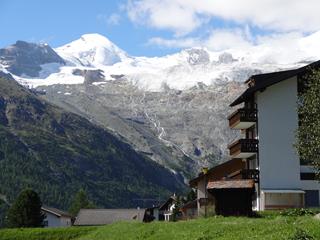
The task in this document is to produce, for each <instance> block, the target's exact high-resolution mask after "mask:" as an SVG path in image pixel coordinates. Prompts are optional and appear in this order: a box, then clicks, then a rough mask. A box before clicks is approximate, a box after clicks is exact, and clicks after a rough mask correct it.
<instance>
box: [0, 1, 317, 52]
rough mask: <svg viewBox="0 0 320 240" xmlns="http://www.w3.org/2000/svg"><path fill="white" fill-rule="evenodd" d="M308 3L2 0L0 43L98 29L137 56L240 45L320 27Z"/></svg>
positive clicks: (65, 37)
mask: <svg viewBox="0 0 320 240" xmlns="http://www.w3.org/2000/svg"><path fill="white" fill-rule="evenodd" d="M309 1H310V2H309V4H308V5H307V4H304V3H303V1H300V0H282V1H280V2H281V4H280V3H279V4H278V3H277V1H268V0H261V1H256V0H245V1H241V0H239V1H233V0H224V1H221V0H161V1H159V0H118V1H113V0H110V1H104V0H90V1H87V0H46V1H41V0H1V1H0V10H1V14H0V22H1V26H2V27H1V30H0V47H1V48H2V47H5V46H7V45H10V44H12V43H14V42H15V41H16V40H25V41H29V42H46V43H48V44H50V45H51V46H52V47H58V46H61V45H63V44H66V43H68V42H70V41H72V40H76V39H78V38H79V37H80V36H81V35H82V34H86V33H100V34H102V35H104V36H106V37H108V38H109V39H110V40H111V41H113V42H114V43H115V44H116V45H118V46H119V47H120V48H122V49H123V50H125V51H127V52H128V53H129V54H131V55H136V56H141V55H145V56H161V55H165V54H168V53H173V52H176V51H178V50H179V49H182V48H188V47H192V46H198V45H200V46H205V47H208V48H211V49H213V50H221V49H223V48H230V47H245V46H249V45H254V44H259V43H261V41H265V39H270V38H277V37H279V36H280V37H279V38H281V37H283V36H289V37H290V36H293V35H295V36H297V35H298V36H305V35H308V34H311V33H313V32H316V31H318V30H319V29H318V26H320V17H319V14H318V9H320V6H319V3H318V1H316V0H309ZM278 2H279V1H278ZM301 4H303V5H301ZM305 5H307V6H305Z"/></svg>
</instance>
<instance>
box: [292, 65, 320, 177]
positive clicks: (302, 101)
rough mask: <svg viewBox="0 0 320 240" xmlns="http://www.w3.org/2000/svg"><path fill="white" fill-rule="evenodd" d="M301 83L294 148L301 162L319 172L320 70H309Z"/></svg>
mask: <svg viewBox="0 0 320 240" xmlns="http://www.w3.org/2000/svg"><path fill="white" fill-rule="evenodd" d="M302 80H303V81H301V83H300V84H301V88H302V91H301V93H299V100H298V113H299V128H298V132H297V144H296V148H297V150H298V153H299V155H300V158H301V159H302V162H305V163H306V162H309V163H310V162H312V163H313V165H314V167H315V169H316V170H317V172H318V177H319V170H320V70H314V69H313V70H311V71H310V73H309V74H307V75H306V76H305V77H303V79H302Z"/></svg>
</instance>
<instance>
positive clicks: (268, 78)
mask: <svg viewBox="0 0 320 240" xmlns="http://www.w3.org/2000/svg"><path fill="white" fill-rule="evenodd" d="M318 67H320V61H316V62H313V63H311V64H308V65H306V66H303V67H301V68H297V69H292V70H286V71H279V72H272V73H264V74H257V75H252V76H251V77H250V78H249V79H248V80H247V81H246V82H245V83H247V84H248V85H249V88H248V89H246V90H245V91H244V92H243V93H242V94H241V95H240V96H239V97H238V98H237V99H236V100H234V101H233V102H232V103H231V104H230V107H233V106H236V105H238V104H240V103H243V102H245V101H246V100H247V99H248V98H250V97H251V96H252V95H253V94H254V93H255V92H256V91H259V90H263V89H265V88H266V87H269V86H271V85H273V84H276V83H278V82H281V81H283V80H286V79H289V78H291V77H294V76H297V75H299V74H302V73H305V72H307V71H308V70H309V69H312V68H318Z"/></svg>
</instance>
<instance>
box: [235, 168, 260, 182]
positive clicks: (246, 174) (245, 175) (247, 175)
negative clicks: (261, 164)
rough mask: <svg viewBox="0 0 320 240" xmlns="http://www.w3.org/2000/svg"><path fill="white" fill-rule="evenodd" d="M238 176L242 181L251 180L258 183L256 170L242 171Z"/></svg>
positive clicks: (257, 171)
mask: <svg viewBox="0 0 320 240" xmlns="http://www.w3.org/2000/svg"><path fill="white" fill-rule="evenodd" d="M240 174H241V177H242V179H253V180H254V181H255V182H258V181H259V170H257V169H242V170H241V172H240Z"/></svg>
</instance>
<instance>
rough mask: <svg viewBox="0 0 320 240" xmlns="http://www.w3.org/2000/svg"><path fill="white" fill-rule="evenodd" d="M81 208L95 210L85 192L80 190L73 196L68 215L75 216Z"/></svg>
mask: <svg viewBox="0 0 320 240" xmlns="http://www.w3.org/2000/svg"><path fill="white" fill-rule="evenodd" d="M81 208H95V206H94V204H93V203H92V202H90V201H89V199H88V196H87V193H86V191H85V190H83V189H80V190H79V191H78V192H77V194H76V195H75V197H74V199H73V201H72V204H71V206H70V208H69V213H71V214H72V215H73V216H76V215H77V214H78V212H79V210H80V209H81Z"/></svg>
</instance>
